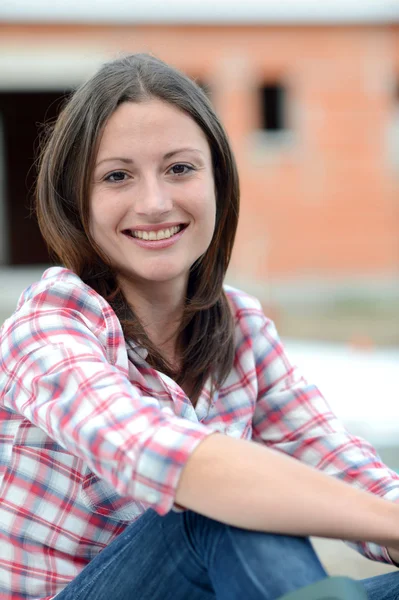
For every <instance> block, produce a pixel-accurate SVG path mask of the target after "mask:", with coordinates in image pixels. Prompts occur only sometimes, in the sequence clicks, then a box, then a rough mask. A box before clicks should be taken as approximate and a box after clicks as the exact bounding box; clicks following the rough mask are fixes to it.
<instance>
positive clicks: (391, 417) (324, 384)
mask: <svg viewBox="0 0 399 600" xmlns="http://www.w3.org/2000/svg"><path fill="white" fill-rule="evenodd" d="M285 347H286V349H287V352H288V355H289V357H290V358H291V361H293V362H294V363H295V364H297V365H298V366H299V367H300V368H301V370H302V371H303V373H304V374H305V377H306V379H307V380H308V381H309V382H311V383H314V384H316V385H317V386H318V387H319V389H320V391H321V392H322V393H323V395H324V396H325V398H326V399H327V401H328V402H329V404H330V406H331V407H332V409H333V410H334V412H335V413H336V415H337V416H338V417H339V418H340V419H341V420H342V421H343V422H344V423H345V425H346V426H347V427H348V428H349V429H350V431H351V432H352V433H354V434H357V435H360V436H363V437H365V438H367V439H368V441H370V442H371V443H372V444H375V445H384V446H387V445H392V446H399V377H398V375H399V347H398V348H387V349H378V348H369V349H364V350H362V349H357V348H353V347H351V346H350V345H345V344H331V343H325V344H323V343H320V342H306V341H296V340H287V341H286V342H285Z"/></svg>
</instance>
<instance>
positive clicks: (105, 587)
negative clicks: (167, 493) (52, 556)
mask: <svg viewBox="0 0 399 600" xmlns="http://www.w3.org/2000/svg"><path fill="white" fill-rule="evenodd" d="M324 577H326V573H325V571H324V569H323V567H322V565H321V563H320V561H319V559H318V557H317V555H316V553H315V552H314V550H313V547H312V545H311V543H310V542H309V540H308V539H306V538H300V537H290V536H285V535H275V534H267V533H260V532H253V531H247V530H244V529H238V528H236V527H230V526H228V525H223V524H222V523H219V522H218V521H213V520H212V519H207V518H205V517H202V516H201V515H198V514H196V513H194V512H192V511H186V512H183V513H174V512H170V513H169V514H168V515H166V516H164V517H160V516H159V515H157V514H156V513H155V512H154V511H153V510H148V511H147V512H146V513H145V514H144V515H143V516H142V517H140V518H139V519H138V520H137V521H135V522H134V523H132V524H131V525H129V526H128V527H127V528H126V530H125V531H124V532H123V533H122V534H121V535H119V536H118V537H117V538H116V539H115V540H114V541H113V542H112V543H111V544H110V545H109V546H107V547H106V548H105V549H104V550H103V551H102V552H101V553H100V554H99V555H98V556H97V557H96V558H94V559H93V560H92V561H91V562H90V563H89V564H88V565H87V566H86V567H85V569H83V571H82V572H81V573H80V574H79V575H78V577H76V579H74V580H73V581H72V582H71V583H70V584H68V585H67V587H66V588H65V589H64V590H63V591H62V592H60V593H59V594H58V595H57V600H215V599H218V600H242V599H243V598H245V600H255V599H256V600H272V599H276V598H279V597H280V596H282V595H283V594H285V593H287V592H290V591H293V590H296V589H299V588H301V587H303V586H305V585H308V584H310V583H313V582H316V581H318V580H320V579H323V578H324ZM363 584H364V586H365V588H366V590H367V593H368V596H369V598H370V599H372V600H398V599H399V572H397V573H389V574H387V575H381V576H379V577H373V578H371V579H368V580H365V581H364V582H363Z"/></svg>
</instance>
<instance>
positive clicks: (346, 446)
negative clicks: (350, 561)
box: [253, 318, 399, 564]
mask: <svg viewBox="0 0 399 600" xmlns="http://www.w3.org/2000/svg"><path fill="white" fill-rule="evenodd" d="M254 351H255V360H256V373H257V380H258V386H259V387H258V390H259V395H258V401H257V405H256V409H255V414H254V419H253V439H254V440H257V441H261V442H262V443H265V444H267V445H268V446H271V447H273V448H274V449H276V450H279V451H282V452H285V453H286V454H289V455H291V456H293V457H295V458H297V459H298V460H301V461H302V462H304V463H307V464H309V465H311V466H313V467H315V468H317V469H319V470H321V471H324V472H325V473H328V474H329V475H333V476H335V477H338V478H339V479H342V480H343V481H346V482H347V483H350V484H352V485H355V486H357V487H358V488H361V489H363V490H366V491H368V492H371V493H373V494H377V495H379V496H381V497H384V498H386V499H387V500H391V501H396V502H398V501H399V477H398V475H397V474H396V473H395V472H394V471H392V470H390V469H389V468H388V467H387V466H386V465H384V464H383V463H382V461H381V459H380V458H379V456H378V455H377V453H376V451H375V450H374V448H373V447H372V446H371V445H370V444H369V443H368V442H366V441H365V440H363V439H360V438H358V437H355V436H353V435H350V434H349V433H348V431H347V430H346V429H345V427H344V426H343V425H342V423H341V422H340V421H339V420H338V419H337V418H336V416H335V415H334V413H333V412H332V410H331V408H330V406H329V405H328V403H327V402H326V400H325V399H324V398H323V396H322V395H321V393H320V391H319V390H318V389H317V387H316V386H314V385H310V384H308V383H307V382H306V380H305V379H304V377H303V376H302V374H301V373H300V372H299V370H298V368H296V367H294V366H292V365H291V363H290V362H289V360H288V358H287V355H286V353H285V350H284V348H283V346H282V344H281V341H280V339H279V336H278V334H277V331H276V329H275V327H274V324H273V323H272V322H271V321H269V320H267V319H266V318H264V321H263V326H262V327H261V330H260V331H259V333H258V335H257V336H256V338H255V340H254ZM337 376H339V374H337ZM293 486H295V482H293ZM351 545H352V546H353V547H354V548H355V549H357V550H359V551H360V552H361V553H362V554H364V556H366V557H367V558H371V559H373V560H376V561H381V562H387V563H390V564H393V561H392V560H391V558H390V557H389V554H388V552H387V550H386V548H382V547H380V546H378V545H376V544H373V543H359V544H351Z"/></svg>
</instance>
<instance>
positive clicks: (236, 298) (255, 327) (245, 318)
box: [223, 285, 272, 335]
mask: <svg viewBox="0 0 399 600" xmlns="http://www.w3.org/2000/svg"><path fill="white" fill-rule="evenodd" d="M223 289H224V292H225V294H226V297H227V300H228V302H229V305H230V308H231V311H232V314H233V318H234V321H235V324H236V328H238V329H242V330H245V331H246V332H247V333H249V334H251V335H255V334H256V333H258V332H259V331H260V330H262V329H263V328H264V327H265V326H267V325H269V324H272V321H271V320H270V319H268V318H267V317H266V315H265V314H264V312H263V308H262V305H261V303H260V301H259V300H258V299H257V298H255V297H254V296H251V295H250V294H247V293H246V292H244V291H242V290H239V289H237V288H234V287H232V286H230V285H224V286H223Z"/></svg>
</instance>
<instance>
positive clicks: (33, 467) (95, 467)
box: [0, 267, 399, 600]
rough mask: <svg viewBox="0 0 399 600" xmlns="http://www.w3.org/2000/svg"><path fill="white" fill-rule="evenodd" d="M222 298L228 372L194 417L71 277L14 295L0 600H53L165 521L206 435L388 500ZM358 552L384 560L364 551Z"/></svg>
mask: <svg viewBox="0 0 399 600" xmlns="http://www.w3.org/2000/svg"><path fill="white" fill-rule="evenodd" d="M226 292H227V294H228V297H229V299H230V302H231V305H232V307H233V311H234V317H235V323H236V352H235V362H234V368H233V369H232V371H231V373H230V375H229V377H228V379H227V380H226V382H225V384H224V385H223V387H222V389H221V390H220V391H219V392H218V393H217V394H215V395H214V396H213V397H212V398H211V397H210V393H209V390H210V387H209V384H207V385H205V388H204V390H203V392H202V394H201V396H200V398H199V400H198V403H197V405H196V407H195V408H193V406H192V405H191V403H190V401H189V400H188V398H187V397H186V395H185V394H184V392H183V391H182V390H181V389H180V387H179V386H178V385H176V383H175V382H174V381H172V380H171V379H170V378H169V377H166V376H165V375H163V374H162V373H160V372H158V371H156V370H155V369H153V368H151V367H150V366H149V365H148V364H147V363H146V360H145V358H146V351H145V349H144V348H140V347H138V346H135V347H133V348H131V349H130V348H129V347H128V346H127V345H126V343H125V340H124V337H123V333H122V329H121V326H120V323H119V321H118V319H117V317H116V316H115V314H114V312H113V310H112V309H111V308H110V306H109V305H108V303H107V302H106V301H105V300H104V299H103V298H102V297H101V296H99V295H98V294H97V293H96V292H94V291H93V290H92V289H91V288H90V287H88V286H87V285H85V284H84V283H83V282H82V281H81V279H79V277H77V276H76V275H75V274H74V273H72V272H71V271H69V270H67V269H62V268H59V267H53V268H51V269H48V270H47V271H46V272H45V273H44V275H43V278H42V279H41V280H40V281H39V282H38V283H36V284H34V285H33V286H31V287H30V288H28V289H27V290H26V291H25V292H24V293H23V294H22V296H21V298H20V301H19V304H18V307H17V310H16V312H15V313H14V315H13V316H12V317H11V318H10V319H8V320H7V321H6V322H5V323H4V325H3V327H2V329H1V330H0V597H1V599H2V600H26V599H30V600H32V599H35V600H36V599H43V598H46V599H49V598H51V597H53V596H54V595H55V594H56V593H57V592H59V591H60V590H62V589H63V588H64V587H65V586H66V585H67V584H68V582H70V581H71V580H72V579H73V578H74V577H76V575H78V573H79V572H80V571H81V570H82V569H83V568H84V566H85V565H87V564H88V562H89V561H90V560H91V559H92V558H93V557H95V556H96V555H97V554H98V553H99V552H100V551H101V550H102V548H104V547H105V546H106V545H107V544H109V543H110V542H112V540H113V539H114V538H115V537H116V536H117V535H118V534H120V533H121V531H123V529H124V528H125V527H126V526H127V525H128V524H129V523H130V522H132V521H133V520H134V519H136V518H138V517H139V516H140V515H141V514H142V513H143V512H144V511H145V510H146V509H147V508H148V507H152V508H153V509H155V510H156V511H157V512H158V513H159V514H161V515H163V514H165V513H167V512H168V511H169V510H171V509H172V508H173V506H174V498H175V492H176V487H177V484H178V481H179V477H180V474H181V472H182V469H183V468H184V465H185V464H186V461H187V460H188V458H189V456H190V454H191V452H193V450H194V449H195V447H196V446H197V444H199V443H200V442H201V440H203V439H204V437H205V436H207V435H209V434H210V433H212V432H215V431H219V432H222V433H224V434H226V435H230V436H233V437H237V438H244V439H248V440H250V439H252V440H254V441H256V442H259V443H264V444H267V445H269V446H272V447H273V448H275V449H277V450H281V451H283V452H286V453H287V454H290V455H292V456H294V457H296V458H298V459H299V460H301V461H304V462H306V463H308V464H310V465H313V466H315V467H316V468H318V469H321V470H323V471H325V472H327V473H330V474H331V475H335V476H337V477H340V478H341V479H343V480H345V481H348V482H350V483H353V484H354V485H357V486H358V487H360V488H363V489H365V490H369V491H370V492H373V493H375V494H378V495H380V496H384V497H385V498H388V499H391V500H394V501H398V500H399V477H398V476H397V475H396V474H395V473H394V472H393V471H391V470H389V469H388V468H387V467H386V466H384V465H383V464H382V463H381V462H380V460H379V458H378V457H377V455H376V454H375V451H374V450H373V448H372V447H371V446H370V445H369V444H367V443H366V442H364V441H362V440H360V439H358V438H355V437H353V436H351V435H349V434H348V433H347V431H346V430H345V428H344V427H343V426H342V424H341V423H340V422H339V421H337V419H336V418H335V416H334V415H333V414H332V412H331V410H330V408H329V406H328V405H327V403H326V402H325V400H324V399H323V397H322V396H321V394H320V392H319V391H318V389H317V388H316V387H315V386H312V385H308V384H307V383H306V382H305V380H304V379H303V377H302V376H301V375H300V374H299V373H298V370H297V369H296V368H294V367H292V366H291V364H290V363H289V361H288V359H287V357H286V354H285V352H284V349H283V347H282V345H281V343H280V341H279V338H278V336H277V333H276V330H275V328H274V326H273V324H272V322H271V321H270V320H268V319H267V318H266V317H265V316H264V315H263V313H262V310H261V307H260V304H259V302H258V301H257V300H255V299H253V298H251V297H250V296H248V295H246V294H244V293H242V292H239V291H237V290H234V289H232V288H229V287H226ZM292 489H293V493H295V481H292ZM359 549H360V551H362V552H363V553H364V554H365V555H366V556H368V557H370V558H373V559H375V560H381V561H386V562H391V561H390V559H389V556H388V554H387V551H386V550H385V549H383V548H381V547H379V546H377V545H375V544H361V545H359Z"/></svg>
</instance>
